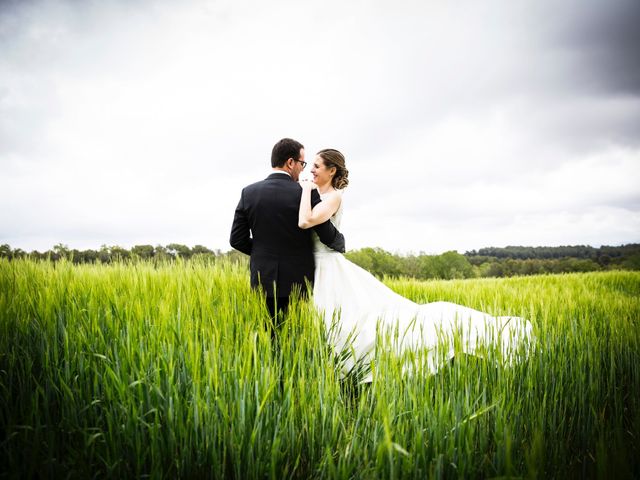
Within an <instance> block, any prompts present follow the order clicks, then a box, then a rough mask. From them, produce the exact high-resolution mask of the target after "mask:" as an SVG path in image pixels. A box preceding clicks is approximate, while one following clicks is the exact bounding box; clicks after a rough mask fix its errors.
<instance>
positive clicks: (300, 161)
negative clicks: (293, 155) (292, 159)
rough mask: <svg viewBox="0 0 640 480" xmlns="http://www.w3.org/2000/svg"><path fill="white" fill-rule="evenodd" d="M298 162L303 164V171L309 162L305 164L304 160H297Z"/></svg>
mask: <svg viewBox="0 0 640 480" xmlns="http://www.w3.org/2000/svg"><path fill="white" fill-rule="evenodd" d="M296 162H298V163H301V164H302V169H303V170H304V167H306V166H307V162H305V161H304V160H296Z"/></svg>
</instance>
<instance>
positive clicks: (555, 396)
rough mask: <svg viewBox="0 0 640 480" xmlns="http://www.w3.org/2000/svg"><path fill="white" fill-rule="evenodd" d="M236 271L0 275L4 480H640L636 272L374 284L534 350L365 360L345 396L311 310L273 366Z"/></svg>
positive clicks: (203, 267) (57, 269) (223, 266)
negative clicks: (516, 327)
mask: <svg viewBox="0 0 640 480" xmlns="http://www.w3.org/2000/svg"><path fill="white" fill-rule="evenodd" d="M245 268H246V267H243V266H237V265H233V264H230V263H224V262H219V263H206V262H197V261H192V262H175V263H167V264H154V263H147V262H138V263H128V264H125V263H116V264H112V265H80V266H74V265H72V264H70V263H66V262H58V263H51V262H35V261H29V260H14V261H7V260H0V403H1V405H0V407H1V410H0V442H1V443H0V456H1V461H0V464H1V465H0V478H32V477H40V478H42V477H45V478H46V477H51V478H102V477H110V478H131V477H151V478H176V477H181V478H238V479H244V478H267V477H269V478H274V479H276V478H277V479H280V478H367V479H368V478H420V479H423V478H491V477H503V478H504V477H522V478H567V477H573V478H584V477H587V478H598V477H600V478H633V477H639V476H640V438H639V435H640V273H638V272H603V273H588V274H569V275H546V276H533V277H514V278H509V279H477V280H459V281H429V282H419V281H413V280H394V279H388V280H386V283H387V284H388V285H389V286H390V287H391V288H393V289H394V290H396V291H397V292H399V293H401V294H402V295H404V296H406V297H408V298H411V299H412V300H414V301H417V302H421V303H426V302H431V301H436V300H446V301H452V302H456V303H460V304H463V305H467V306H470V307H473V308H476V309H479V310H483V311H486V312H488V313H491V314H493V315H516V316H522V317H526V318H528V319H530V320H531V322H532V323H533V326H534V333H535V344H534V345H533V349H532V352H531V353H530V354H529V355H528V356H526V357H524V356H522V357H521V358H520V360H519V361H518V362H516V363H515V364H514V365H512V366H504V365H502V364H499V363H498V362H496V361H493V359H492V356H491V354H490V352H489V354H488V356H487V357H486V358H485V359H484V360H479V359H475V358H472V357H462V356H461V357H459V358H457V359H456V360H454V361H453V362H447V363H446V364H445V365H444V366H443V367H442V368H441V369H440V370H439V371H438V373H436V374H435V375H427V374H425V373H424V372H421V370H420V368H419V366H418V367H416V368H415V369H414V372H413V374H411V375H407V374H403V373H402V370H403V367H402V366H403V362H404V361H406V360H407V359H406V358H404V359H399V358H396V357H394V356H392V355H390V354H388V352H387V351H385V350H383V349H380V350H379V351H378V352H377V353H376V356H375V359H374V362H373V373H374V381H373V384H371V385H370V386H368V387H360V388H358V387H356V386H354V382H353V381H351V379H350V378H347V379H345V380H341V379H340V375H339V374H338V371H337V369H336V366H335V363H336V361H335V359H334V357H333V355H332V353H331V351H330V349H329V348H328V347H327V342H326V338H325V332H324V328H323V327H322V323H321V320H320V318H319V316H318V315H317V314H316V313H315V311H314V310H313V308H312V306H311V305H310V304H309V303H308V302H300V303H297V304H296V305H294V307H293V308H292V310H291V312H290V315H289V316H288V318H287V321H286V324H285V326H284V327H283V330H282V332H281V340H280V342H279V347H278V348H274V346H273V344H272V341H271V337H270V334H269V332H268V330H267V329H265V327H264V319H265V317H266V311H265V309H264V307H263V306H262V303H261V299H260V298H259V297H258V296H257V295H256V294H255V293H254V292H252V291H251V290H250V288H249V282H248V272H247V271H246V270H245ZM419 356H420V354H419V352H418V353H416V357H417V358H419ZM414 360H415V358H414ZM416 365H419V362H417V363H416Z"/></svg>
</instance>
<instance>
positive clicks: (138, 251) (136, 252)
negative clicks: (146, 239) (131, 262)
mask: <svg viewBox="0 0 640 480" xmlns="http://www.w3.org/2000/svg"><path fill="white" fill-rule="evenodd" d="M131 254H132V256H135V257H138V258H142V259H145V260H148V259H150V258H153V254H154V249H153V246H151V245H134V246H133V248H132V249H131Z"/></svg>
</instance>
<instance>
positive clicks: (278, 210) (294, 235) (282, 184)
mask: <svg viewBox="0 0 640 480" xmlns="http://www.w3.org/2000/svg"><path fill="white" fill-rule="evenodd" d="M301 193H302V188H301V187H300V185H299V184H298V182H296V181H294V180H293V179H292V178H291V177H290V176H289V175H286V174H282V173H272V174H271V175H269V176H268V177H267V178H266V179H265V180H262V181H260V182H256V183H254V184H251V185H249V186H248V187H245V188H244V189H243V190H242V195H241V196H240V201H239V202H238V206H237V207H236V212H235V217H234V219H233V226H232V227H231V236H230V239H229V243H230V244H231V246H232V247H233V248H235V249H237V250H240V251H241V252H242V253H246V254H247V255H250V256H251V259H250V269H251V286H252V287H254V288H257V287H260V288H262V289H263V290H264V292H265V293H266V295H267V296H268V297H272V296H276V297H288V296H289V294H290V293H291V290H292V288H293V287H294V285H299V286H300V288H301V289H303V290H304V288H305V280H306V281H308V282H310V283H311V284H313V276H314V270H315V264H314V260H313V245H312V239H311V231H312V229H307V230H303V229H301V228H299V227H298V211H299V208H300V195H301ZM320 201H321V200H320V195H319V194H318V192H317V190H313V191H312V192H311V205H312V207H313V206H315V205H316V204H318V203H319V202H320ZM313 230H314V231H315V232H316V233H317V234H318V236H319V237H320V241H322V243H324V244H325V245H327V246H329V247H330V248H332V249H334V250H336V251H339V252H344V250H345V244H344V236H343V235H342V234H341V233H340V232H339V231H338V230H337V229H336V228H335V227H334V226H333V224H332V223H331V222H330V221H328V220H327V221H326V222H325V223H322V224H320V225H317V226H315V227H313ZM274 287H275V295H274Z"/></svg>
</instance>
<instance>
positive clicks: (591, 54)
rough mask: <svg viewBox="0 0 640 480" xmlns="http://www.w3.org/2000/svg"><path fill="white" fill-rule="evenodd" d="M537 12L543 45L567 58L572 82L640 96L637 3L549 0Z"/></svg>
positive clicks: (639, 6)
mask: <svg viewBox="0 0 640 480" xmlns="http://www.w3.org/2000/svg"><path fill="white" fill-rule="evenodd" d="M541 17H543V18H539V20H540V21H541V22H545V23H547V22H548V25H549V29H550V31H546V32H545V34H544V36H545V38H546V42H547V45H550V46H551V47H554V48H560V49H565V50H566V51H567V53H568V54H569V55H570V56H571V57H572V58H571V60H572V63H573V65H572V66H573V68H574V75H572V77H573V79H574V80H578V79H579V80H580V83H579V84H578V85H577V86H578V87H579V86H580V85H583V86H588V87H589V88H591V89H594V90H596V91H604V92H607V93H610V94H620V95H634V96H635V95H640V54H639V53H638V48H639V46H640V2H638V1H637V0H613V1H606V2H603V1H600V0H590V1H583V0H581V1H575V2H550V3H549V4H548V5H547V6H546V8H545V9H544V13H543V15H542V16H541ZM544 17H546V18H544ZM542 30H543V31H544V30H546V29H545V28H543V29H542Z"/></svg>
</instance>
